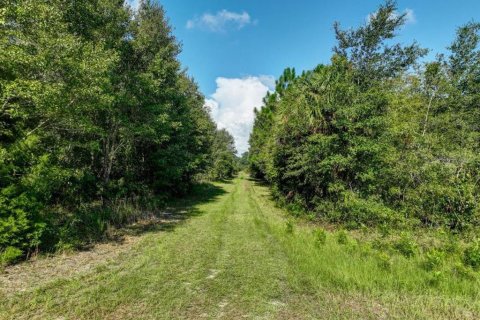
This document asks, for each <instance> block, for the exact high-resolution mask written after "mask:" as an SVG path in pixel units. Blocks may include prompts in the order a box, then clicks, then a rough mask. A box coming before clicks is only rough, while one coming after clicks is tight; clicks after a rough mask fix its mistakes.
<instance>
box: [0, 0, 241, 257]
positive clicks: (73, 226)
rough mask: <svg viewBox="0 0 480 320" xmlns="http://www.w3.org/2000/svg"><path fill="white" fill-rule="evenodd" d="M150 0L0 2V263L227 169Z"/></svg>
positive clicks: (224, 151) (99, 228)
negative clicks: (134, 0)
mask: <svg viewBox="0 0 480 320" xmlns="http://www.w3.org/2000/svg"><path fill="white" fill-rule="evenodd" d="M180 50H181V47H180V44H179V43H178V42H177V40H176V39H175V38H174V36H173V35H172V32H171V27H170V25H169V23H168V20H167V18H166V17H165V12H164V10H163V9H162V7H161V6H160V5H158V4H157V3H156V2H154V1H150V0H147V1H141V5H140V7H139V9H138V10H136V11H134V10H132V9H131V8H130V7H129V6H126V5H125V4H124V0H78V1H68V0H49V1H46V0H6V1H4V2H2V5H1V6H0V263H1V262H2V260H3V261H4V262H8V261H11V260H14V259H16V258H17V257H19V256H22V255H23V256H24V255H27V256H28V255H31V254H32V253H35V252H38V251H40V250H56V249H64V248H70V247H75V246H78V245H82V244H84V243H85V242H89V241H92V240H94V239H97V238H99V237H102V236H103V235H104V234H105V232H106V231H107V229H108V228H109V227H110V226H111V225H122V224H124V223H127V222H131V221H134V220H135V219H137V218H138V217H139V216H140V215H141V212H142V210H149V209H155V208H157V207H158V206H160V205H162V203H163V202H164V201H165V199H167V198H168V197H170V196H174V195H179V194H184V193H185V192H186V191H187V190H188V189H189V187H190V186H191V185H192V183H194V182H195V181H196V180H198V177H199V176H207V177H209V178H222V179H223V178H228V177H231V176H232V175H233V174H234V173H235V169H232V168H236V167H235V166H236V162H234V161H236V158H235V157H236V156H235V149H234V147H233V139H232V137H231V136H230V135H229V134H228V132H226V131H219V130H217V129H216V126H215V124H214V122H213V121H212V119H211V118H210V115H209V111H208V110H207V109H206V108H205V107H204V97H203V95H202V94H201V93H200V91H199V89H198V87H197V85H196V83H195V82H194V80H193V79H192V78H190V77H189V76H188V75H187V73H186V72H185V70H183V69H182V67H181V65H180V62H179V60H178V58H177V57H178V54H179V53H180Z"/></svg>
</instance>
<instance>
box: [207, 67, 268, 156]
mask: <svg viewBox="0 0 480 320" xmlns="http://www.w3.org/2000/svg"><path fill="white" fill-rule="evenodd" d="M216 83H217V89H216V91H215V93H214V94H212V95H211V96H210V99H206V100H205V104H206V105H207V106H208V107H209V108H210V110H211V114H212V117H213V119H214V120H215V122H216V123H217V126H218V128H220V129H227V130H228V132H230V133H231V134H232V135H233V137H234V138H235V146H236V148H237V151H238V152H239V154H241V153H243V152H245V151H247V150H248V138H249V136H250V132H251V131H252V126H253V120H254V114H253V109H254V108H260V107H261V106H262V104H263V98H264V97H265V95H266V94H267V92H268V91H270V90H271V89H273V86H274V84H275V79H274V77H273V76H258V77H252V76H250V77H245V78H230V79H229V78H221V77H220V78H217V80H216Z"/></svg>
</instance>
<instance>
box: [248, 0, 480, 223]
mask: <svg viewBox="0 0 480 320" xmlns="http://www.w3.org/2000/svg"><path fill="white" fill-rule="evenodd" d="M397 12H398V10H397V8H396V5H395V2H393V1H386V2H385V4H383V5H381V6H380V7H379V9H378V10H377V11H376V13H375V14H372V15H371V16H370V17H369V19H368V21H367V22H366V23H365V25H363V26H360V27H359V28H357V29H350V30H342V29H341V28H340V25H339V24H338V23H337V24H335V32H336V37H337V41H338V44H337V46H335V48H334V54H333V56H332V59H331V63H330V64H328V65H319V66H318V67H316V68H315V69H314V70H311V71H308V72H304V73H303V74H301V75H296V74H295V72H294V71H293V72H292V70H291V69H286V70H285V73H284V74H283V75H282V76H281V77H280V79H279V81H278V82H277V87H276V91H275V92H274V93H271V94H268V95H267V96H266V97H265V99H264V106H263V107H262V108H261V109H260V110H256V111H255V123H254V128H253V132H252V134H251V136H250V150H249V162H250V168H251V172H252V173H253V175H254V176H256V177H257V178H263V179H265V180H267V181H268V182H269V183H270V184H271V185H272V188H273V190H274V192H275V194H276V196H277V197H278V198H279V199H283V201H285V202H286V203H287V204H295V205H296V206H298V205H300V206H302V207H303V208H304V209H306V210H308V211H309V212H314V213H315V214H316V215H317V216H318V217H320V218H324V219H327V220H328V221H332V222H337V223H343V224H345V225H347V226H348V227H362V226H400V225H405V226H410V225H423V226H439V227H446V228H449V229H452V230H456V231H461V230H466V229H469V228H472V227H475V226H478V224H479V223H480V214H479V213H480V206H479V196H480V192H479V191H480V190H479V185H478V183H477V182H478V179H479V176H478V172H479V170H478V169H479V167H478V164H479V163H480V161H479V153H478V150H479V143H478V142H479V141H480V139H479V127H478V121H477V120H478V119H479V114H478V112H479V111H478V110H479V109H478V105H479V97H480V95H479V93H480V90H479V88H480V76H479V74H480V73H479V65H480V50H479V41H480V36H479V31H480V27H479V25H478V24H477V23H473V22H471V23H468V24H466V25H465V26H463V27H461V28H459V29H458V31H457V37H456V39H455V40H454V41H453V43H452V45H451V46H450V48H449V49H450V54H449V55H448V56H441V55H440V56H439V57H438V58H437V60H435V61H432V62H428V63H424V64H423V65H421V64H419V63H418V62H417V61H418V58H420V57H422V56H423V55H425V54H426V52H427V51H426V50H425V49H422V48H421V47H419V45H418V44H416V43H413V44H411V45H407V46H403V45H401V44H398V43H395V41H394V37H395V35H396V33H397V31H398V30H399V29H400V28H401V27H402V25H403V24H404V22H405V16H404V15H401V14H398V13H397Z"/></svg>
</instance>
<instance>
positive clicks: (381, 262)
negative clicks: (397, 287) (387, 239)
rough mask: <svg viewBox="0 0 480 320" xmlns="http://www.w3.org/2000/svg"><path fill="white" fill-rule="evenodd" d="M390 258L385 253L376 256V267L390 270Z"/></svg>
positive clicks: (391, 263)
mask: <svg viewBox="0 0 480 320" xmlns="http://www.w3.org/2000/svg"><path fill="white" fill-rule="evenodd" d="M392 265H393V262H392V258H391V257H390V256H389V255H388V254H387V253H385V252H381V253H380V254H379V255H378V266H379V267H380V268H382V269H384V270H390V269H391V268H392Z"/></svg>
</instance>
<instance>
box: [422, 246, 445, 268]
mask: <svg viewBox="0 0 480 320" xmlns="http://www.w3.org/2000/svg"><path fill="white" fill-rule="evenodd" d="M444 260H445V252H442V251H439V250H437V249H433V250H431V251H429V252H427V254H426V256H425V261H424V262H423V267H424V268H425V269H426V270H435V269H438V268H439V267H441V266H442V264H443V262H444Z"/></svg>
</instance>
